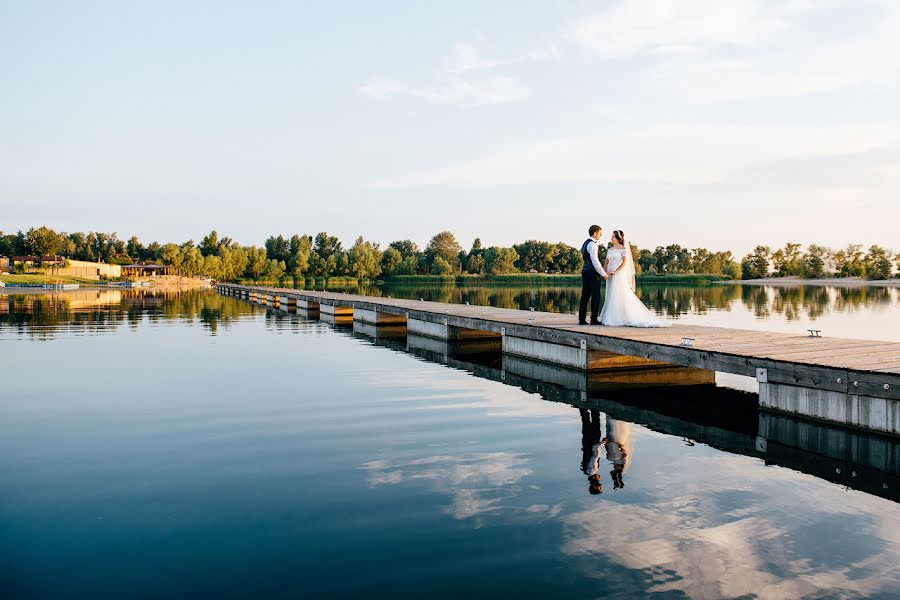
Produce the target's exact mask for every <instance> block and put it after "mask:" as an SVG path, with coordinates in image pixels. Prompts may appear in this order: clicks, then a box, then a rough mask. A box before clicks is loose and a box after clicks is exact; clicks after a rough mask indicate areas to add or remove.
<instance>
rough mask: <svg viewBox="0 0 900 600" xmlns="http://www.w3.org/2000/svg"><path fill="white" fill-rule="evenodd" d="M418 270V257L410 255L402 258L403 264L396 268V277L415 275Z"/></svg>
mask: <svg viewBox="0 0 900 600" xmlns="http://www.w3.org/2000/svg"><path fill="white" fill-rule="evenodd" d="M395 250H396V248H395ZM419 269H420V265H419V257H418V256H416V255H415V254H411V255H409V256H407V257H406V258H404V259H403V262H401V263H400V265H399V266H398V267H397V275H417V274H418V273H419Z"/></svg>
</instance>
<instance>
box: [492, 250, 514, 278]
mask: <svg viewBox="0 0 900 600" xmlns="http://www.w3.org/2000/svg"><path fill="white" fill-rule="evenodd" d="M518 258H519V255H518V254H517V253H516V251H515V250H514V249H512V248H500V247H498V246H491V247H490V248H488V249H487V250H485V251H484V267H485V270H487V272H488V273H490V274H491V275H502V274H506V273H514V272H515V271H516V266H515V262H516V259H518Z"/></svg>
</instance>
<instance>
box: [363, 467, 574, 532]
mask: <svg viewBox="0 0 900 600" xmlns="http://www.w3.org/2000/svg"><path fill="white" fill-rule="evenodd" d="M528 460H529V459H528V458H527V457H526V456H524V455H522V454H517V453H514V452H489V453H478V454H467V455H463V456H450V455H440V456H431V457H428V458H421V459H416V460H411V461H407V462H403V463H392V462H391V461H388V460H374V461H370V462H367V463H364V464H363V465H362V468H363V469H365V470H366V471H367V472H368V475H367V478H366V481H367V483H368V484H369V485H370V486H371V487H376V486H379V485H393V484H399V483H401V482H408V481H427V482H429V483H430V484H431V485H432V486H433V487H434V488H435V490H436V491H438V492H443V493H447V494H449V495H450V496H451V502H450V506H449V507H448V509H447V512H448V513H449V514H451V515H453V516H454V517H455V518H457V519H467V518H470V517H474V516H477V515H481V514H484V513H487V512H491V511H495V510H498V509H499V508H501V506H500V502H501V501H502V500H503V499H505V498H510V497H512V496H516V495H518V493H519V492H520V491H521V487H520V486H519V485H518V483H519V482H520V481H521V480H522V479H523V478H525V477H526V476H528V475H531V473H532V471H531V469H530V468H529V467H527V466H526V463H527V462H528ZM550 510H551V509H550V508H549V507H548V508H547V512H549V511H550ZM532 512H535V511H532ZM537 512H540V511H537ZM557 512H558V511H557Z"/></svg>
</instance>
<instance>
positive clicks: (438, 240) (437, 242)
mask: <svg viewBox="0 0 900 600" xmlns="http://www.w3.org/2000/svg"><path fill="white" fill-rule="evenodd" d="M461 250H462V246H460V245H459V242H457V241H456V236H454V235H453V234H452V233H450V232H449V231H442V232H440V233H438V234H436V235H435V236H434V237H433V238H431V241H430V242H428V246H427V247H426V248H425V255H426V256H427V258H428V262H429V263H433V262H434V259H435V258H437V257H438V256H440V257H441V258H443V259H444V260H445V261H447V264H449V265H450V266H451V267H454V268H455V266H456V263H457V260H458V258H459V253H460V251H461Z"/></svg>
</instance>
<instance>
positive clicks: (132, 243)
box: [125, 235, 144, 261]
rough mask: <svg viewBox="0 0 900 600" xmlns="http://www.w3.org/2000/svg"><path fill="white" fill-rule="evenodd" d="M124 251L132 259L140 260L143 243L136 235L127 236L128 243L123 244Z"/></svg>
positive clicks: (142, 253) (142, 252)
mask: <svg viewBox="0 0 900 600" xmlns="http://www.w3.org/2000/svg"><path fill="white" fill-rule="evenodd" d="M125 252H126V253H128V256H130V257H131V258H133V259H134V260H136V261H137V260H141V259H142V258H143V255H144V245H143V244H142V243H141V241H140V240H139V239H138V237H137V236H136V235H133V236H131V237H130V238H128V243H127V244H125Z"/></svg>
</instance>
